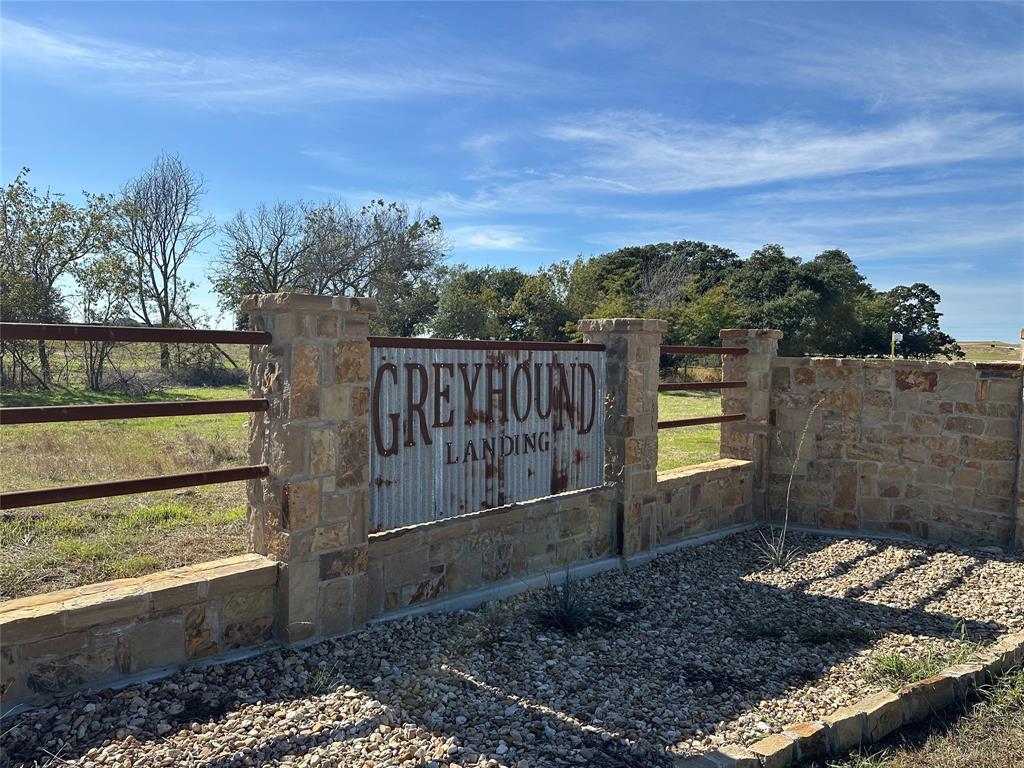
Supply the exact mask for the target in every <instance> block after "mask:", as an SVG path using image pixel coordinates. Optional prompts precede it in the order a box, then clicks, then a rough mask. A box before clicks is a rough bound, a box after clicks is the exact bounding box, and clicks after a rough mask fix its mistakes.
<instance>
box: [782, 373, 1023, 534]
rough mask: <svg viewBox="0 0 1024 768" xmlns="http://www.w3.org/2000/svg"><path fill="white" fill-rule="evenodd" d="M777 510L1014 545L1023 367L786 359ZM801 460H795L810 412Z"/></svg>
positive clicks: (825, 522)
mask: <svg viewBox="0 0 1024 768" xmlns="http://www.w3.org/2000/svg"><path fill="white" fill-rule="evenodd" d="M771 373H772V375H771V399H770V405H771V409H772V421H773V428H772V430H771V434H770V447H769V452H770V460H769V467H768V469H769V472H768V482H769V502H770V513H771V516H772V517H773V518H774V519H778V518H779V517H780V516H781V515H782V513H783V511H784V509H785V500H786V489H787V484H788V480H789V475H790V470H791V467H792V466H793V462H794V458H796V470H795V476H794V482H793V490H792V497H791V502H790V510H791V519H792V520H794V521H795V522H799V523H803V524H806V525H812V526H817V527H822V528H838V529H846V530H859V531H869V532H877V533H901V534H912V535H915V536H920V537H922V538H925V539H929V540H934V541H945V542H954V543H958V544H967V545H997V546H1007V545H1009V544H1010V543H1011V542H1012V541H1013V537H1014V527H1015V517H1016V503H1015V495H1016V494H1015V484H1016V473H1017V463H1018V457H1019V445H1020V434H1019V431H1020V428H1021V426H1020V425H1021V400H1022V394H1021V365H1019V364H1016V363H962V362H958V363H944V362H935V361H926V362H925V361H903V360H896V361H892V360H857V359H834V358H784V357H780V358H775V359H774V361H773V363H772V371H771ZM812 409H814V412H813V416H811V419H810V422H809V427H808V430H807V434H806V437H805V439H804V443H803V447H802V450H801V452H800V455H799V457H796V456H795V452H796V449H797V445H798V443H799V441H800V436H801V433H802V432H803V429H804V425H805V422H806V421H807V417H808V414H809V413H810V412H811V410H812Z"/></svg>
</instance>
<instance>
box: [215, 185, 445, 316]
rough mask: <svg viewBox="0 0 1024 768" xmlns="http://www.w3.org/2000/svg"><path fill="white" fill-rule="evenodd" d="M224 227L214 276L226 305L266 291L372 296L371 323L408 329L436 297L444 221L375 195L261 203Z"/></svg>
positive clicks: (231, 306) (232, 307)
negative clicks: (353, 202) (367, 199)
mask: <svg viewBox="0 0 1024 768" xmlns="http://www.w3.org/2000/svg"><path fill="white" fill-rule="evenodd" d="M224 233H225V235H227V242H226V243H225V245H224V248H223V249H222V251H221V253H220V257H219V258H218V259H217V261H216V262H215V263H214V265H213V269H212V271H211V279H212V281H213V284H214V288H215V290H216V291H217V293H218V294H219V295H220V297H221V307H222V308H224V309H227V310H234V311H237V309H238V306H239V302H240V299H241V297H242V296H243V295H245V294H247V293H259V292H263V291H280V290H299V291H304V292H306V293H313V294H322V295H334V296H343V295H349V296H352V295H355V296H374V297H375V298H376V299H377V301H378V305H379V307H380V312H379V313H378V314H377V316H376V318H375V329H376V330H377V331H380V332H388V333H411V332H412V329H413V328H414V327H415V326H416V324H417V323H418V322H420V321H421V320H422V319H423V317H424V316H426V315H429V314H430V311H431V309H432V306H433V303H434V302H436V291H433V290H432V289H431V286H432V285H433V283H434V282H435V280H434V278H435V276H436V273H437V269H438V267H439V266H440V264H441V262H442V260H443V259H444V253H443V249H444V245H445V240H444V230H443V228H442V226H441V220H440V219H439V218H438V217H437V216H424V215H423V214H421V213H419V212H417V213H410V212H409V209H408V208H407V207H406V206H405V205H403V204H401V203H388V202H385V201H384V200H374V201H372V202H371V203H370V204H369V205H365V206H363V207H362V208H360V209H358V210H353V209H351V208H349V207H348V206H347V205H345V204H344V203H341V202H328V203H323V204H320V205H306V204H303V203H295V204H288V203H278V204H277V205H275V206H273V207H272V208H267V207H266V206H260V207H259V208H257V209H256V210H255V211H253V212H252V213H250V214H246V213H243V212H239V213H238V214H236V215H235V217H234V218H233V219H232V220H231V221H230V222H228V224H227V225H226V226H225V227H224Z"/></svg>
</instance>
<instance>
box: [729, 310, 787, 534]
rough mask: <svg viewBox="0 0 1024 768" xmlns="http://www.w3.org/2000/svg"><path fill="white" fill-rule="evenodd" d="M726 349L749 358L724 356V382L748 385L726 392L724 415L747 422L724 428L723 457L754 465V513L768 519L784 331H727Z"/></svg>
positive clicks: (731, 329)
mask: <svg viewBox="0 0 1024 768" xmlns="http://www.w3.org/2000/svg"><path fill="white" fill-rule="evenodd" d="M719 336H720V337H721V339H722V346H723V347H743V348H744V349H746V350H747V354H745V355H723V356H722V379H723V380H739V381H746V382H747V386H746V387H743V388H742V389H723V390H722V412H723V413H743V414H746V417H747V418H746V419H745V420H743V421H733V422H726V423H724V424H722V432H721V439H720V446H721V448H720V455H721V456H722V458H728V459H746V460H748V461H752V462H754V489H753V491H754V493H753V511H754V517H755V519H762V520H763V519H765V515H767V510H768V506H767V503H768V502H767V499H768V457H769V445H768V438H769V431H770V427H771V402H770V400H771V383H772V361H773V360H774V359H775V357H776V356H777V355H778V349H779V340H780V339H781V338H782V331H775V330H770V329H764V328H755V329H743V328H725V329H723V330H722V331H720V332H719Z"/></svg>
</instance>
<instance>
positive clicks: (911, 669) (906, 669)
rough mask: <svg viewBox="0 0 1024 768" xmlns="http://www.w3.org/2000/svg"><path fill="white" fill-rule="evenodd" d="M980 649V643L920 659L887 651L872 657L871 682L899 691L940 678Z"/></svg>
mask: <svg viewBox="0 0 1024 768" xmlns="http://www.w3.org/2000/svg"><path fill="white" fill-rule="evenodd" d="M980 647H981V646H980V645H979V644H977V643H971V642H961V643H960V644H958V645H957V646H956V648H954V649H952V650H939V651H936V650H928V651H925V652H924V653H921V654H918V655H916V656H908V655H905V654H902V653H900V652H899V651H887V652H885V653H880V654H878V655H877V656H872V657H871V660H870V661H869V662H868V670H867V679H868V680H871V681H872V682H876V683H884V684H885V685H887V686H889V687H890V688H892V689H894V690H895V689H896V688H899V687H900V686H903V685H906V684H907V683H913V682H916V681H918V680H924V679H925V678H926V677H931V676H932V675H937V674H939V672H941V671H942V670H944V669H945V668H946V667H950V666H953V665H954V664H963V663H964V662H965V661H967V660H968V659H969V658H970V657H971V656H972V655H973V654H974V653H976V652H977V651H978V649H979V648H980Z"/></svg>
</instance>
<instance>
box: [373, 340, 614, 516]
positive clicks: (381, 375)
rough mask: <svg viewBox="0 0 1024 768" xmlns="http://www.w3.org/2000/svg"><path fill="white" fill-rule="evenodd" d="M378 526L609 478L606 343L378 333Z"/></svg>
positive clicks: (375, 351) (457, 512)
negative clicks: (453, 338)
mask: <svg viewBox="0 0 1024 768" xmlns="http://www.w3.org/2000/svg"><path fill="white" fill-rule="evenodd" d="M371 347H372V350H371V379H370V383H371V397H370V485H371V487H370V526H371V530H373V531H382V530H389V529H391V528H398V527H401V526H404V525H411V524H413V523H423V522H428V521H430V520H439V519H442V518H446V517H452V516H453V515H461V514H464V513H467V512H475V511H477V510H481V509H487V508H489V507H496V506H501V505H502V504H508V503H510V502H513V501H526V500H528V499H533V498H537V497H540V496H547V495H549V494H552V493H561V492H563V491H569V490H578V489H582V488H591V487H594V486H597V485H601V483H602V482H603V473H604V386H605V382H604V379H605V375H604V374H605V361H604V351H603V347H601V346H600V345H597V344H553V343H552V344H545V343H528V342H523V343H519V342H515V343H512V342H469V341H450V340H434V339H391V338H381V337H377V338H372V339H371Z"/></svg>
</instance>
